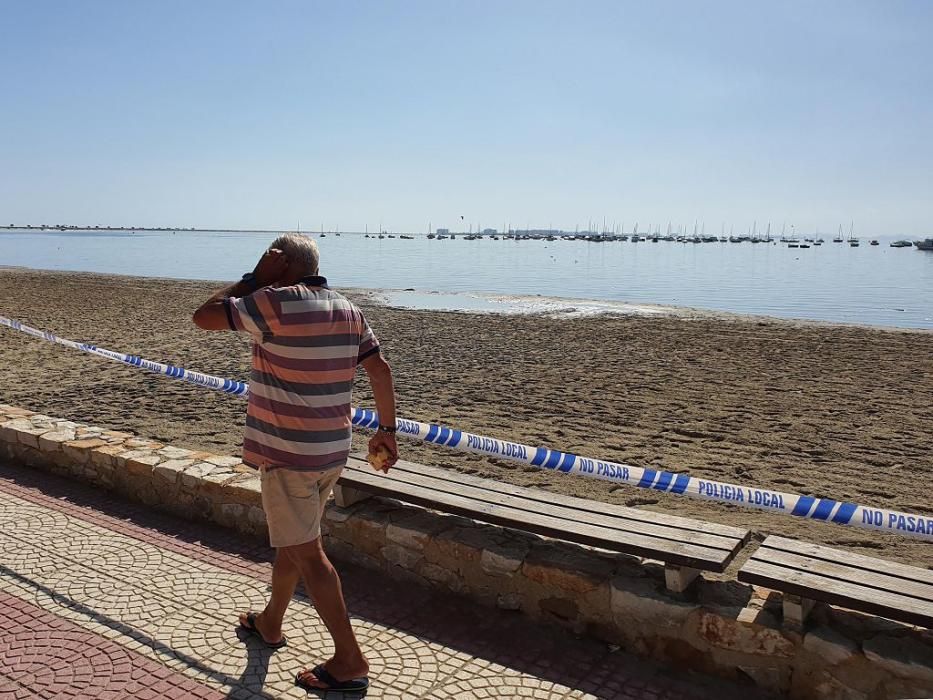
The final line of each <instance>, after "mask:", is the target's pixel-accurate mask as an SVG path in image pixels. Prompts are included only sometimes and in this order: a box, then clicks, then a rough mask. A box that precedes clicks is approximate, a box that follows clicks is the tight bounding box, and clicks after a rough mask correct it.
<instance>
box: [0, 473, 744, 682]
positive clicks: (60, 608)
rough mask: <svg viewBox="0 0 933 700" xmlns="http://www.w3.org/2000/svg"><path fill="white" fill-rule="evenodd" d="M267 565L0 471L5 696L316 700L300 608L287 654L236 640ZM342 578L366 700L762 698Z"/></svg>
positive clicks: (231, 546)
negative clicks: (302, 673) (308, 689)
mask: <svg viewBox="0 0 933 700" xmlns="http://www.w3.org/2000/svg"><path fill="white" fill-rule="evenodd" d="M270 557H271V551H270V550H269V549H268V548H267V547H266V546H264V545H263V544H262V543H258V542H255V541H248V540H244V539H242V538H241V537H239V536H238V535H236V534H235V533H233V532H232V531H229V530H224V529H222V528H216V527H212V526H209V525H205V524H195V523H191V522H188V521H184V520H180V519H176V518H174V517H172V516H169V515H165V514H161V513H155V512H150V511H148V510H147V509H146V507H145V506H142V505H139V504H131V503H128V502H126V501H122V500H119V499H118V498H116V497H114V496H112V495H109V494H106V493H102V492H99V491H94V490H92V489H90V488H88V487H86V486H83V485H80V484H76V483H74V482H70V481H64V480H60V479H57V478H55V477H52V476H49V475H47V474H44V473H41V472H36V471H32V470H30V469H27V468H20V467H14V466H10V465H0V616H2V619H3V622H2V624H0V699H3V700H6V699H7V698H37V697H41V698H51V697H63V698H65V697H68V698H234V699H240V698H301V697H308V695H307V694H306V693H305V692H304V691H302V690H300V689H298V688H296V687H295V686H294V676H295V673H296V672H297V671H298V670H300V669H301V668H304V667H306V666H308V665H313V664H315V663H318V662H320V661H322V660H324V659H326V658H327V657H328V655H329V654H330V652H331V651H332V645H331V642H330V638H329V636H328V634H327V631H326V630H325V628H324V625H323V624H322V622H321V620H320V618H318V616H317V615H316V613H315V611H314V607H313V606H312V605H311V604H310V603H309V602H308V600H307V599H306V598H304V597H302V596H301V595H299V596H296V599H295V600H294V601H293V603H292V605H291V607H290V608H289V611H288V615H287V617H286V623H285V634H286V635H287V636H288V639H289V645H288V646H287V647H286V648H284V649H281V650H279V651H277V652H274V651H270V650H268V649H266V648H264V647H261V646H260V645H258V644H256V643H255V641H254V640H252V639H251V638H249V637H248V636H244V635H243V634H242V632H238V630H237V628H236V615H237V612H239V611H244V610H247V609H261V608H262V606H263V604H264V602H265V600H266V597H267V592H268V582H269V577H270V572H271V565H270ZM338 568H339V569H340V570H341V573H342V575H343V579H344V589H345V593H346V595H347V602H348V605H349V607H350V610H351V613H352V615H353V626H354V628H355V629H356V632H357V634H358V636H359V638H360V642H361V644H362V645H363V648H364V651H365V652H366V654H367V656H368V657H369V660H370V664H371V677H372V683H373V685H372V687H371V688H370V691H369V694H368V696H367V697H369V698H437V699H443V698H458V699H459V698H493V697H502V698H514V697H529V698H532V697H533V698H554V699H555V700H556V699H557V698H607V699H608V698H645V699H648V700H666V699H672V700H673V699H675V698H678V699H682V700H688V699H690V700H693V699H699V698H717V699H723V700H728V699H729V698H736V699H738V698H742V700H751V698H753V697H755V695H754V692H753V691H751V690H750V689H748V688H737V687H735V686H732V685H730V684H727V683H725V682H722V681H718V680H713V679H708V678H705V677H701V676H694V675H687V674H683V673H679V672H674V671H671V670H668V669H664V668H661V667H658V666H656V665H653V664H651V663H648V662H646V661H644V660H641V659H637V658H635V657H632V656H629V655H626V654H624V653H622V652H618V651H615V652H613V651H612V650H611V649H609V648H608V647H607V646H606V645H604V644H600V643H597V642H595V641H592V640H586V639H577V638H575V637H573V636H572V635H570V634H569V633H567V632H566V631H565V630H561V629H558V628H552V627H549V626H545V625H536V624H532V623H530V622H528V621H527V620H524V619H522V618H521V617H520V616H518V615H516V614H514V613H511V614H510V613H507V612H503V611H497V610H491V609H488V608H483V607H481V606H479V605H475V604H471V603H470V602H469V601H467V600H464V599H461V598H458V597H454V596H445V595H442V594H439V593H436V592H433V591H429V590H425V589H422V588H420V587H417V586H406V585H402V584H398V583H395V582H392V581H387V580H385V579H384V578H383V577H381V576H380V575H379V574H374V573H373V572H370V571H367V570H364V569H360V568H356V567H352V566H347V565H341V564H340V562H338ZM311 697H315V696H314V695H312V696H311ZM319 697H329V698H330V697H333V698H347V697H350V696H349V695H346V694H336V693H330V694H328V695H324V696H319Z"/></svg>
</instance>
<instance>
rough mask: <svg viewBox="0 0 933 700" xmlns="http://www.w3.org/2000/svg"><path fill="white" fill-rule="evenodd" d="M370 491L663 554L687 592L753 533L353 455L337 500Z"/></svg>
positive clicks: (669, 572) (342, 502) (573, 538)
mask: <svg viewBox="0 0 933 700" xmlns="http://www.w3.org/2000/svg"><path fill="white" fill-rule="evenodd" d="M371 495H377V496H388V497H391V498H395V499H398V500H400V501H405V502H407V503H413V504H415V505H419V506H424V507H426V508H429V509H431V510H436V511H444V512H447V513H453V514H456V515H462V516H466V517H468V518H472V519H474V520H479V521H482V522H486V523H491V524H494V525H501V526H504V527H509V528H513V529H516V530H524V531H526V532H532V533H535V534H538V535H544V536H546V537H553V538H555V539H560V540H565V541H567V542H575V543H577V544H584V545H589V546H592V547H599V548H602V549H607V550H611V551H615V552H622V553H625V554H634V555H637V556H641V557H647V558H650V559H657V560H660V561H662V562H664V564H665V579H666V583H667V587H668V589H670V590H671V591H672V592H675V593H682V592H684V591H685V590H686V589H687V587H688V586H689V585H690V584H691V583H692V582H693V580H694V579H695V578H696V576H697V574H699V572H700V571H714V572H717V573H721V572H722V571H724V570H725V568H726V567H727V566H728V565H729V562H730V561H732V559H733V557H735V555H736V553H737V552H738V551H739V550H740V549H741V548H742V547H743V546H744V545H745V543H746V542H747V540H748V535H749V533H748V531H747V530H743V529H740V528H735V527H728V526H725V525H717V524H714V523H707V522H702V521H699V520H692V519H689V518H681V517H677V516H673V515H665V514H661V513H652V512H649V511H644V510H637V509H635V508H627V507H624V506H617V505H612V504H608V503H598V502H596V501H589V500H585V499H582V498H573V497H571V496H563V495H559V494H554V493H550V492H548V491H543V490H540V489H531V488H523V487H520V486H512V485H510V484H504V483H501V482H498V481H493V480H491V479H481V478H478V477H475V476H470V475H467V474H460V473H457V472H452V471H448V470H445V469H438V468H436V467H428V466H425V465H421V464H413V463H411V462H399V463H398V464H396V465H395V467H393V468H392V469H391V470H390V471H389V473H388V474H383V473H381V472H376V471H374V470H373V469H372V467H370V466H369V464H367V463H366V462H365V461H362V460H359V459H356V458H351V459H350V461H349V464H348V465H347V468H346V469H345V470H344V471H343V474H342V475H341V477H340V481H339V483H338V486H337V489H335V500H336V502H337V505H338V506H348V505H351V504H352V503H355V502H356V501H358V500H361V499H362V498H367V497H369V496H371Z"/></svg>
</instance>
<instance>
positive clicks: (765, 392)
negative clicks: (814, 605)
mask: <svg viewBox="0 0 933 700" xmlns="http://www.w3.org/2000/svg"><path fill="white" fill-rule="evenodd" d="M218 286H219V285H218V284H217V283H212V282H191V281H179V280H158V279H147V278H134V277H117V276H107V275H93V274H83V273H53V272H39V271H33V270H25V269H12V268H8V269H0V314H3V315H6V316H9V317H11V318H15V319H18V320H20V321H23V322H25V323H29V324H30V325H33V326H36V327H38V328H41V329H44V330H50V331H53V332H55V333H57V334H59V335H61V336H63V337H66V338H71V339H74V340H80V341H93V342H95V343H97V344H99V345H101V346H103V347H107V348H110V349H114V350H119V351H123V352H128V353H134V354H138V355H141V356H144V357H147V358H151V359H154V360H158V361H164V362H171V363H173V364H177V365H181V366H184V367H188V368H191V369H197V370H200V371H203V372H208V373H211V374H217V375H221V376H225V377H233V378H238V379H246V378H247V375H248V368H249V340H248V339H247V338H245V337H242V336H238V335H236V334H233V333H213V334H211V333H205V332H203V331H200V330H198V329H197V328H195V327H194V325H193V324H192V323H191V321H190V317H191V313H192V311H193V310H194V308H196V306H197V305H198V304H200V303H201V302H202V301H203V299H205V298H206V297H207V296H208V295H209V294H210V293H211V292H212V291H214V290H215V289H216V288H217V287H218ZM347 293H348V296H350V297H351V298H353V299H354V300H355V301H357V302H358V303H359V304H360V305H361V306H362V307H363V309H364V311H365V313H366V315H367V317H368V319H369V321H370V323H371V325H372V326H373V328H374V329H375V330H376V333H377V334H378V335H379V337H380V339H381V341H382V344H383V347H384V351H385V355H386V356H387V358H388V359H389V361H390V363H391V364H392V366H393V369H394V371H395V375H396V382H397V391H398V396H399V414H400V415H402V416H405V417H410V418H415V419H419V420H423V421H431V422H440V423H444V424H447V425H454V426H457V427H459V428H462V429H465V430H469V431H471V432H475V433H480V434H487V435H492V436H496V437H502V438H507V439H512V440H516V441H518V442H523V443H528V444H532V445H539V444H541V445H547V446H550V447H554V448H558V449H561V450H566V451H571V452H575V453H577V454H581V455H584V456H589V457H598V458H602V459H608V460H613V461H619V462H627V463H631V464H636V465H639V466H645V467H652V468H664V469H668V470H674V471H688V472H690V473H691V474H693V475H695V476H699V477H706V478H710V479H718V480H723V481H729V482H736V483H742V484H749V485H758V486H763V487H766V488H774V489H778V490H782V491H789V492H792V493H807V494H812V495H817V496H825V497H831V498H835V499H845V500H850V501H854V502H856V503H860V504H864V505H873V506H877V507H883V508H893V509H899V510H906V511H912V512H917V513H923V514H933V498H931V496H930V493H931V488H933V476H931V475H933V353H931V352H930V346H931V340H933V333H930V332H923V331H893V330H882V329H874V328H867V327H857V326H832V325H828V324H805V323H795V322H786V321H777V320H770V319H761V318H741V317H729V318H726V317H713V316H710V317H703V316H695V315H691V316H677V315H663V314H657V315H632V316H622V315H620V316H596V317H584V318H551V317H542V316H520V315H509V316H505V315H477V314H467V313H450V312H427V311H412V310H400V309H392V308H386V307H385V306H382V305H380V304H378V302H377V301H376V300H375V295H373V294H371V293H366V292H360V291H356V292H354V291H352V290H351V291H348V292H347ZM0 339H2V340H0V401H2V402H4V403H11V404H15V405H19V406H23V407H26V408H30V409H32V410H36V411H41V412H43V413H47V414H50V415H53V416H61V417H67V418H69V419H73V420H79V421H85V422H89V423H93V424H97V425H105V426H108V427H112V428H119V429H129V430H132V431H134V432H137V433H139V434H141V435H145V436H148V437H153V438H156V439H159V440H163V441H166V442H171V443H172V444H176V445H179V446H184V447H192V448H200V449H208V450H211V451H215V452H220V453H224V454H237V453H238V451H239V448H240V439H241V438H240V433H241V428H242V425H243V418H244V412H245V404H244V403H243V402H242V401H241V400H239V399H236V398H232V397H228V396H225V395H221V394H216V393H213V392H208V391H204V390H201V389H198V388H196V387H194V386H190V385H187V384H185V383H183V382H177V381H172V380H169V379H166V378H164V377H158V376H154V375H150V374H148V373H145V372H142V371H138V370H137V371H134V370H132V369H129V368H127V367H124V366H122V365H119V364H116V363H109V362H106V361H102V360H97V359H94V358H91V357H88V356H86V355H84V354H81V353H78V352H74V351H70V350H68V349H65V348H62V347H59V346H54V345H52V344H50V343H45V342H43V341H40V340H36V339H32V338H29V337H28V336H25V335H23V334H19V333H15V332H13V331H11V330H9V329H0ZM354 404H355V405H359V406H371V401H370V396H369V392H368V387H367V384H366V381H365V378H364V377H363V375H362V373H361V374H360V376H359V378H358V383H357V391H356V394H355V397H354ZM357 440H358V442H359V444H360V445H362V444H363V440H364V436H363V435H360V436H359V437H358V438H357ZM403 457H405V458H406V459H410V460H412V461H416V462H424V463H428V464H432V465H437V466H443V467H449V468H451V469H456V470H459V471H462V472H467V473H471V474H479V475H482V476H488V477H492V478H496V479H501V480H503V481H508V482H511V483H516V484H527V485H535V486H537V487H541V488H546V489H549V490H551V491H553V492H555V493H565V494H572V495H575V496H580V497H586V498H592V499H597V500H603V501H608V502H613V503H619V504H625V505H631V506H638V507H642V508H647V509H653V510H663V511H667V512H672V513H676V514H679V515H685V516H692V517H698V518H703V519H707V520H712V521H717V522H722V523H727V524H736V525H743V526H746V527H750V528H752V529H753V530H754V531H755V532H756V533H757V535H759V536H764V535H765V534H770V533H780V534H783V535H787V536H791V537H798V538H801V539H806V540H809V541H814V542H822V543H825V544H829V545H833V546H838V547H850V548H852V549H853V550H859V551H861V552H862V553H866V554H869V555H873V556H882V557H885V558H891V559H897V560H901V561H905V562H908V563H913V564H917V565H921V566H927V567H933V550H931V547H930V545H929V544H925V543H921V542H919V541H916V540H914V541H911V540H906V539H903V538H900V537H896V536H893V535H881V534H877V533H873V532H868V531H865V530H858V529H854V528H844V527H841V526H836V525H831V524H825V523H819V522H813V521H807V520H798V519H794V518H789V517H781V516H778V515H771V514H767V513H761V512H756V511H752V510H747V509H740V508H737V507H730V506H725V505H718V504H713V503H707V502H701V501H697V500H691V499H687V498H682V497H676V496H670V495H667V494H660V493H657V492H648V491H644V490H640V489H635V488H629V487H626V486H611V485H609V484H606V483H603V482H599V481H593V480H586V479H582V478H577V477H565V476H562V475H560V474H555V473H551V472H543V471H540V470H538V469H535V468H533V467H521V466H518V465H513V464H509V463H505V462H498V461H496V460H489V459H485V458H481V457H478V456H472V455H463V454H458V453H454V452H451V451H447V450H445V449H443V448H440V447H434V446H421V445H415V444H411V443H405V444H404V445H403Z"/></svg>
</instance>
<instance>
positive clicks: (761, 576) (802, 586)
mask: <svg viewBox="0 0 933 700" xmlns="http://www.w3.org/2000/svg"><path fill="white" fill-rule="evenodd" d="M739 581H742V582H743V583H751V584H755V585H758V586H764V587H766V588H772V589H774V590H778V591H782V592H785V593H792V594H794V595H799V596H801V597H803V598H809V599H811V600H819V601H822V602H825V603H830V604H833V605H840V606H842V607H845V608H851V609H854V610H859V611H862V612H867V613H871V614H873V615H880V616H881V617H887V618H890V619H892V620H898V621H900V622H908V623H910V624H914V625H920V626H923V627H931V626H933V602H923V601H919V600H917V599H916V598H911V597H908V596H901V595H896V594H894V593H886V592H882V591H879V590H878V589H876V588H867V587H865V586H859V585H857V584H854V583H847V582H843V581H839V580H838V579H834V578H829V577H827V576H821V575H819V574H815V573H809V572H803V571H795V570H791V569H787V568H785V567H783V566H778V565H775V564H767V563H765V562H762V561H756V560H755V559H751V560H749V561H748V562H746V563H745V566H743V567H742V568H741V570H740V571H739Z"/></svg>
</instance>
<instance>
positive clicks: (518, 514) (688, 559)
mask: <svg viewBox="0 0 933 700" xmlns="http://www.w3.org/2000/svg"><path fill="white" fill-rule="evenodd" d="M340 482H341V484H343V485H346V486H349V487H351V488H359V489H362V490H365V491H368V492H370V493H374V494H377V495H384V496H389V497H396V498H401V499H402V500H405V501H408V502H410V503H414V504H416V505H421V506H425V507H427V508H435V509H440V510H444V511H446V512H450V513H455V514H457V515H464V516H466V517H472V518H475V519H477V520H482V521H484V522H488V523H492V524H495V525H502V526H505V527H513V528H516V529H521V530H526V531H529V532H534V533H537V534H540V535H545V536H547V537H553V538H555V539H562V540H567V541H572V542H577V543H579V544H586V545H590V546H594V547H601V548H604V549H611V550H614V551H618V552H624V553H627V554H636V555H639V556H645V557H650V558H655V559H662V560H664V561H667V562H669V563H672V564H676V565H680V566H687V567H690V568H694V569H701V570H705V571H717V572H721V571H724V570H725V568H726V566H727V565H728V562H729V561H730V560H731V558H732V556H731V554H730V553H728V552H724V551H722V550H719V549H712V548H709V547H703V546H700V545H691V544H684V543H678V542H672V541H669V540H660V539H657V538H652V537H647V536H644V535H638V534H634V533H629V532H619V531H617V530H615V529H610V528H605V527H600V526H597V525H586V524H579V523H576V524H574V526H573V528H572V529H568V527H567V522H566V521H565V520H564V519H561V518H555V517H553V516H549V515H542V514H537V513H531V512H528V511H523V510H516V509H514V508H509V507H506V506H500V505H496V504H492V503H478V502H476V501H474V500H472V499H469V498H464V497H462V496H457V495H454V494H450V493H446V492H441V491H436V490H433V489H430V488H425V487H423V486H417V485H413V484H406V483H404V482H400V481H393V480H390V479H386V478H385V475H383V474H379V473H376V472H373V471H371V470H370V471H364V470H362V469H348V470H344V472H343V474H342V475H341V477H340Z"/></svg>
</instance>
